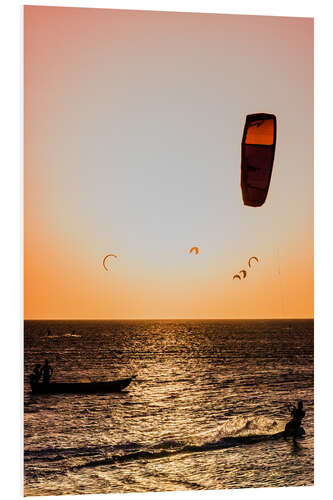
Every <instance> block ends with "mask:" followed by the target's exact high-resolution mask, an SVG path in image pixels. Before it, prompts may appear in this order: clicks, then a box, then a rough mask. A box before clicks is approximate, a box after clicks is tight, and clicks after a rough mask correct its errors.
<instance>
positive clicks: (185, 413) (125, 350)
mask: <svg viewBox="0 0 333 500" xmlns="http://www.w3.org/2000/svg"><path fill="white" fill-rule="evenodd" d="M313 326H314V325H313V320H289V319H288V320H133V321H120V320H119V321H67V320H66V321H65V320H64V321H25V328H24V483H25V484H24V493H25V495H26V496H38V495H65V494H68V495H74V494H88V493H95V494H96V493H129V492H152V491H160V492H161V491H175V490H205V489H209V490H218V489H226V488H255V487H266V486H267V487H279V486H305V485H312V484H313V480H314V478H313V475H314V459H313V456H314V430H313V429H314V421H313V420H314V417H313V415H314V394H313V340H314V339H313V336H314V328H313ZM48 330H49V331H48ZM46 358H48V360H49V362H50V364H51V365H52V367H53V368H54V373H53V377H52V381H58V382H75V381H76V382H79V381H88V380H89V381H100V380H114V379H119V378H124V377H127V376H133V375H136V378H134V379H133V380H132V382H131V384H130V385H129V386H128V387H127V388H126V389H125V390H124V391H122V392H120V393H111V394H96V395H94V394H90V395H89V394H87V395H75V394H65V395H60V394H58V395H46V394H45V395H32V394H31V391H30V386H29V374H30V373H31V372H32V369H33V368H34V365H35V364H36V363H43V362H44V360H45V359H46ZM299 399H302V400H303V402H304V409H305V412H306V415H305V418H304V421H303V427H304V429H305V435H304V437H302V438H301V439H299V441H298V447H295V446H294V444H293V442H292V439H291V438H289V439H287V440H284V439H283V438H280V439H274V438H273V437H272V436H274V434H277V433H278V432H280V431H281V430H283V429H284V426H285V424H286V422H287V421H288V420H289V410H288V404H289V403H291V404H295V403H297V401H298V400H299Z"/></svg>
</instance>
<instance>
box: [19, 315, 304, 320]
mask: <svg viewBox="0 0 333 500" xmlns="http://www.w3.org/2000/svg"><path fill="white" fill-rule="evenodd" d="M302 319H312V320H314V316H302V317H267V318H24V319H23V321H139V320H142V321H154V320H158V321H169V320H170V321H190V320H193V321H200V320H208V321H224V320H226V321H249V320H254V321H265V320H302Z"/></svg>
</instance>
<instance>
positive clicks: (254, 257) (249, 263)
mask: <svg viewBox="0 0 333 500" xmlns="http://www.w3.org/2000/svg"><path fill="white" fill-rule="evenodd" d="M252 259H254V260H256V261H257V262H259V259H258V257H256V256H255V255H253V257H250V258H249V261H248V265H249V267H251V260H252Z"/></svg>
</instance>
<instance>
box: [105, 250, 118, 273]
mask: <svg viewBox="0 0 333 500" xmlns="http://www.w3.org/2000/svg"><path fill="white" fill-rule="evenodd" d="M109 257H115V258H116V259H117V258H118V256H117V255H115V254H114V253H108V254H107V255H106V256H105V257H104V259H103V267H104V269H105V271H110V269H108V268H107V265H106V264H107V262H106V261H107V259H108V258H109Z"/></svg>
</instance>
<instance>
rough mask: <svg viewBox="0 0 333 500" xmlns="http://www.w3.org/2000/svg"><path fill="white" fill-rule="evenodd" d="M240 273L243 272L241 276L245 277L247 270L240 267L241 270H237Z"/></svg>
mask: <svg viewBox="0 0 333 500" xmlns="http://www.w3.org/2000/svg"><path fill="white" fill-rule="evenodd" d="M240 273H243V278H246V274H247V272H246V271H245V269H242V270H241V271H239V274H240Z"/></svg>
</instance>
